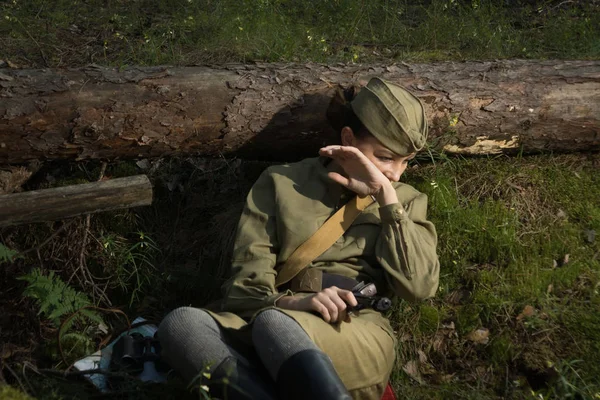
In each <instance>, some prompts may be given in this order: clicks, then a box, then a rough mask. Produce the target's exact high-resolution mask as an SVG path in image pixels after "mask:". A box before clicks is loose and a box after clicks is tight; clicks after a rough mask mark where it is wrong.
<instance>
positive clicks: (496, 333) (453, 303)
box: [0, 0, 600, 399]
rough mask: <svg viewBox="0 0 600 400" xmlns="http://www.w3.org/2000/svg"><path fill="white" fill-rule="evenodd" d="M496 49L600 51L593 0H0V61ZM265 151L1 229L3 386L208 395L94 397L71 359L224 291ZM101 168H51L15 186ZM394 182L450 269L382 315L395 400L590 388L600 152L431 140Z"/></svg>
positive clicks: (497, 52)
mask: <svg viewBox="0 0 600 400" xmlns="http://www.w3.org/2000/svg"><path fill="white" fill-rule="evenodd" d="M501 58H528V59H550V58H560V59H599V58H600V2H599V1H597V0H591V1H559V0H556V1H554V0H546V1H542V0H539V1H536V0H504V1H502V2H497V1H486V0H472V1H462V0H420V1H410V2H409V1H404V0H381V1H364V0H332V1H325V2H319V6H318V7H316V6H315V5H314V2H310V1H292V0H242V1H238V0H222V1H211V0H152V1H150V0H129V1H123V0H54V1H48V0H28V1H23V0H12V1H4V2H0V68H47V67H52V68H67V67H77V66H83V65H88V64H90V63H95V64H101V65H109V66H116V67H125V66H128V65H159V64H169V65H180V66H181V65H197V64H218V63H226V62H241V63H253V62H259V61H260V62H275V61H285V62H307V61H312V62H323V63H335V62H345V63H400V62H435V61H448V60H454V61H461V60H489V59H501ZM267 165H269V164H268V163H266V162H258V161H251V160H240V159H199V158H170V159H159V160H135V161H123V162H113V163H109V164H108V165H107V166H106V171H105V172H104V173H103V174H102V175H103V177H104V179H107V178H111V177H121V176H130V175H134V174H138V173H145V174H147V175H148V176H149V177H150V178H151V181H152V183H153V186H154V192H155V200H154V203H153V205H152V206H149V207H143V208H136V209H131V210H123V211H118V212H110V213H99V214H95V215H92V216H91V217H90V218H89V219H88V218H86V217H81V218H73V219H70V220H64V221H57V222H52V223H40V224H32V225H22V226H17V227H8V228H2V229H0V287H2V290H1V292H0V346H1V347H0V398H3V399H4V398H8V399H11V398H15V399H18V398H27V397H28V396H31V397H35V398H39V399H81V398H103V397H107V398H115V397H116V398H131V399H148V398H173V397H177V398H184V397H189V398H198V397H199V396H200V397H201V398H202V396H204V395H205V394H206V393H202V392H201V391H200V392H199V391H198V390H195V391H193V393H190V391H189V390H188V389H187V388H186V387H185V386H184V385H183V384H182V383H181V382H180V381H179V380H178V379H177V377H174V378H173V379H172V380H170V381H169V383H168V384H160V385H156V384H141V383H140V382H139V381H137V380H134V379H125V381H124V382H122V383H121V386H120V388H119V390H118V391H117V392H116V393H111V394H108V395H106V394H101V393H99V392H98V391H97V390H96V388H94V387H93V386H92V385H90V384H89V383H87V381H86V380H85V379H84V378H83V377H82V376H81V375H77V374H76V373H74V372H73V370H72V368H70V367H71V365H72V363H73V362H74V361H75V360H77V359H78V358H80V357H82V356H84V355H87V354H90V353H91V352H93V351H95V350H96V349H97V348H98V347H101V346H103V345H105V344H106V342H107V341H108V340H109V337H110V336H111V335H112V336H113V337H114V335H116V334H118V333H119V332H122V331H123V330H124V329H126V328H127V323H126V321H125V319H124V318H123V314H122V312H124V313H125V314H126V315H127V316H128V317H129V318H130V319H133V318H134V317H136V316H143V317H145V318H147V319H149V320H151V321H160V319H161V318H162V317H163V316H164V315H165V313H166V312H168V311H169V310H171V309H173V308H175V307H177V306H181V305H194V306H202V305H204V304H206V303H208V302H210V301H212V300H214V299H216V298H218V297H219V286H220V284H221V283H222V282H223V281H224V279H225V278H226V276H227V274H228V268H227V263H228V260H229V254H230V250H231V243H232V238H233V233H234V232H235V227H236V224H237V219H238V216H239V213H240V210H241V205H242V203H243V201H244V199H245V194H246V193H247V191H248V190H249V188H250V186H251V185H252V183H253V182H254V180H255V179H256V178H257V177H258V175H259V174H260V172H261V171H262V170H263V169H264V168H265V167H266V166H267ZM101 170H103V168H102V165H101V163H100V162H81V163H59V162H48V163H45V164H43V165H42V166H41V169H40V170H39V171H37V173H36V174H35V175H34V176H33V177H32V178H31V179H30V180H29V181H28V182H27V183H26V185H25V186H24V187H23V190H32V189H38V188H44V187H53V186H60V185H67V184H73V183H83V182H90V181H96V180H97V179H98V178H99V177H100V175H101V174H100V171H101ZM403 180H404V181H405V182H407V183H409V184H411V185H413V186H415V187H416V188H417V189H418V190H420V191H422V192H424V193H426V194H427V195H428V196H429V216H430V219H431V220H432V221H433V222H434V223H435V225H436V227H437V230H438V234H439V248H438V252H439V256H440V260H441V264H442V270H441V276H440V282H441V284H440V289H439V292H438V294H437V296H436V297H435V298H433V299H430V300H427V301H424V302H422V303H418V304H412V303H407V302H403V301H399V302H397V303H395V305H394V307H393V309H392V310H390V311H389V318H390V320H391V321H392V324H393V326H394V329H395V330H396V332H397V334H398V339H399V348H398V354H397V362H396V368H395V370H394V373H393V375H392V384H393V386H394V388H395V390H396V392H397V395H398V398H399V399H456V398H458V399H599V398H600V364H599V363H598V360H600V313H598V309H599V306H600V295H599V290H600V238H598V237H597V234H598V233H599V232H600V200H599V199H600V158H599V155H598V154H577V155H554V154H546V155H535V156H520V157H505V156H498V157H481V158H467V159H464V158H449V157H447V156H446V155H444V154H436V155H435V156H434V155H432V154H428V153H424V154H422V155H420V156H419V157H418V159H417V160H415V161H414V162H413V164H412V165H411V167H410V168H409V170H408V171H407V173H406V174H405V176H404V177H403ZM85 306H88V307H89V306H98V307H102V308H103V310H100V309H94V308H85V309H83V311H78V310H82V307H85ZM71 316H73V317H71ZM65 371H67V372H65ZM3 383H8V384H9V385H4V384H3ZM196 389H198V388H196ZM25 393H28V395H26V394H25Z"/></svg>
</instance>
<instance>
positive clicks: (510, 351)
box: [486, 333, 517, 367]
mask: <svg viewBox="0 0 600 400" xmlns="http://www.w3.org/2000/svg"><path fill="white" fill-rule="evenodd" d="M486 352H487V355H488V356H489V358H490V361H491V362H492V363H493V364H494V365H495V366H497V367H502V366H504V365H507V364H508V365H509V364H510V363H511V361H512V360H513V358H514V357H515V354H516V352H517V349H516V348H515V344H514V343H513V340H512V339H511V337H510V335H509V334H508V333H502V334H500V335H498V336H493V337H492V340H491V342H490V344H489V346H487V347H486Z"/></svg>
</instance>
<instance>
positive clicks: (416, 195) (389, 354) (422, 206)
mask: <svg viewBox="0 0 600 400" xmlns="http://www.w3.org/2000/svg"><path fill="white" fill-rule="evenodd" d="M327 161H328V159H326V158H321V157H320V158H312V159H306V160H304V161H301V162H298V163H294V164H289V165H279V166H274V167H270V168H268V169H267V170H266V171H265V172H263V174H262V175H261V176H260V177H259V179H258V181H257V182H256V183H255V184H254V186H253V187H252V190H251V191H250V193H249V194H248V198H247V201H246V205H245V207H244V211H243V213H242V216H241V219H240V222H239V225H238V230H237V234H236V240H235V247H234V251H233V257H232V268H233V271H232V273H233V275H232V277H231V279H229V280H228V281H227V282H226V283H225V285H224V291H225V298H224V300H223V305H222V312H219V313H215V312H212V313H211V315H212V316H213V318H214V319H215V320H216V321H217V322H218V323H219V324H220V325H221V326H222V327H223V328H227V330H228V331H229V332H230V333H233V334H234V336H235V335H236V333H239V335H238V336H239V337H240V338H242V340H243V337H244V336H245V335H247V333H248V331H249V329H247V328H248V321H249V320H251V318H252V316H253V315H255V314H256V313H257V311H259V310H261V309H264V308H268V307H274V306H275V302H276V301H277V300H278V299H279V298H280V297H282V296H285V295H291V294H293V293H292V292H291V291H290V290H285V291H278V290H277V288H276V287H275V277H276V275H277V271H276V267H277V266H280V265H282V264H283V263H284V262H285V261H286V259H287V258H288V257H289V256H290V255H291V254H292V252H293V251H294V250H295V249H296V248H297V247H298V246H299V245H300V244H301V243H303V242H304V241H305V240H306V239H308V238H309V237H310V236H311V235H312V234H313V233H314V232H315V231H316V230H317V229H318V228H319V227H320V226H321V225H322V224H323V223H324V222H325V221H326V220H327V219H328V218H329V217H330V216H331V215H333V214H334V213H335V212H336V211H337V209H339V207H341V206H342V205H343V204H344V203H345V202H346V201H347V200H349V199H350V198H351V196H352V195H353V194H352V193H349V192H348V191H347V190H346V189H345V188H343V187H342V186H340V185H339V184H337V183H335V182H333V181H331V180H330V179H329V178H328V176H327V173H328V172H329V169H328V166H327ZM393 185H394V187H395V189H396V193H397V196H398V201H399V203H397V204H391V205H388V206H384V207H379V206H378V204H377V203H374V204H372V205H370V206H369V207H367V208H366V209H365V210H364V211H363V212H362V214H361V215H359V216H358V218H357V219H356V220H355V221H354V223H353V224H352V226H351V227H350V228H349V229H348V230H347V231H346V232H345V234H344V235H343V236H342V237H341V238H340V239H339V240H338V241H337V242H336V243H335V244H334V245H333V246H332V247H331V248H329V250H327V251H325V252H324V253H323V254H321V255H320V256H319V257H317V258H316V259H315V260H314V261H313V262H312V263H311V265H310V266H309V267H308V268H318V269H320V270H323V271H324V272H328V273H331V274H337V275H342V276H346V277H351V278H354V279H356V280H358V281H365V282H373V283H375V284H376V286H377V290H378V294H379V295H387V296H390V295H397V296H400V297H402V298H404V299H407V300H417V299H423V298H427V297H430V296H433V295H434V294H435V292H436V290H437V287H438V278H439V261H438V257H437V254H436V245H437V235H436V231H435V227H434V226H433V224H432V223H431V222H429V221H427V219H426V211H427V197H426V196H425V195H424V194H422V193H420V192H418V191H417V190H415V189H414V188H412V187H411V186H409V185H406V184H403V183H394V184H393ZM282 311H284V312H285V313H286V314H288V315H289V316H291V317H292V318H293V319H294V320H296V321H297V322H298V323H299V324H300V325H301V326H302V328H303V329H304V330H305V331H306V332H307V334H308V335H309V336H310V337H311V339H313V341H314V342H315V343H316V344H317V346H319V347H320V348H321V349H322V350H323V351H324V352H325V353H327V354H328V355H329V357H330V358H331V359H332V361H333V364H334V365H335V368H336V371H337V372H338V374H339V376H340V378H341V379H342V381H343V382H344V384H345V385H346V387H347V388H348V390H349V391H350V393H351V394H352V397H353V398H355V399H378V398H380V397H381V395H382V393H383V390H384V388H385V385H386V384H387V380H388V378H389V374H390V372H391V369H392V366H393V363H394V359H395V355H396V354H395V353H396V352H395V346H396V338H395V334H394V332H393V330H392V329H391V327H390V325H389V322H388V321H387V319H386V318H385V317H383V316H382V315H381V314H380V313H378V312H376V311H373V310H362V311H360V312H359V313H358V315H355V316H353V317H352V318H351V322H342V323H339V324H329V323H326V322H325V321H324V320H323V319H322V318H321V317H320V316H318V315H316V314H313V313H309V312H303V311H291V310H282Z"/></svg>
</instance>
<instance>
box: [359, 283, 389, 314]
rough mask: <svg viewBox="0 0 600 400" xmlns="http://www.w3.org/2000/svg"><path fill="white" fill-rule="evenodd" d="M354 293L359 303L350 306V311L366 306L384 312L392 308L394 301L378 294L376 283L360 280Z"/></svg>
mask: <svg viewBox="0 0 600 400" xmlns="http://www.w3.org/2000/svg"><path fill="white" fill-rule="evenodd" d="M352 294H354V298H356V301H357V302H358V304H357V305H356V306H354V307H349V308H348V311H350V312H352V311H359V310H362V309H364V308H372V309H374V310H375V311H379V312H383V311H387V310H389V309H390V307H391V306H392V301H391V300H390V299H388V298H387V297H381V296H376V294H377V288H376V287H375V284H374V283H364V282H360V283H359V284H358V285H356V286H355V287H353V288H352Z"/></svg>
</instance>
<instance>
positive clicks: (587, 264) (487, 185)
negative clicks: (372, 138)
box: [391, 156, 600, 399]
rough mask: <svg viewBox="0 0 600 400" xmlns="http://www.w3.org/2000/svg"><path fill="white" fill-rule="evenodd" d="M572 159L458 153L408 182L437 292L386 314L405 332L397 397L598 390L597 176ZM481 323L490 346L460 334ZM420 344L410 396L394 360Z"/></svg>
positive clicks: (408, 381) (564, 394)
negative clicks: (422, 208) (426, 220)
mask: <svg viewBox="0 0 600 400" xmlns="http://www.w3.org/2000/svg"><path fill="white" fill-rule="evenodd" d="M581 158H582V157H581V156H580V157H572V158H570V157H532V158H527V159H519V158H505V157H500V158H495V159H492V158H489V159H468V160H460V161H452V162H446V163H442V164H437V165H429V166H425V167H422V168H419V169H417V170H416V171H415V172H414V173H413V174H411V175H410V176H408V177H407V179H408V181H409V182H412V183H413V184H414V185H415V186H416V187H417V188H418V189H420V190H421V191H423V192H425V193H427V194H428V195H429V201H430V217H431V219H432V220H433V221H434V222H435V224H436V227H437V229H438V233H439V240H440V242H439V254H440V259H441V263H442V272H441V287H440V291H439V294H438V296H437V298H436V299H433V300H430V301H428V302H426V303H424V304H421V305H418V306H414V305H407V304H404V305H400V309H399V310H396V311H395V312H394V313H393V314H392V315H391V317H392V320H393V321H395V323H396V324H397V329H398V331H399V332H409V337H410V339H409V340H407V341H406V342H405V344H406V345H408V346H407V347H406V348H403V349H401V350H400V357H399V362H398V366H397V369H398V370H397V371H396V374H395V380H394V381H395V382H396V384H397V385H398V391H399V393H401V397H402V398H408V399H420V398H452V397H457V396H458V397H459V398H507V397H508V398H533V395H531V392H536V393H537V394H536V395H537V396H545V397H543V398H560V399H562V398H585V399H587V398H590V399H591V398H594V396H597V393H598V392H600V379H599V378H598V376H600V367H599V366H598V363H597V361H596V360H597V359H598V358H599V357H600V353H599V350H600V349H599V346H598V343H599V341H598V339H600V337H598V332H599V331H600V330H599V329H600V315H598V313H597V312H595V311H593V310H595V309H597V307H598V305H599V304H600V297H599V296H598V288H599V287H600V260H599V259H598V255H599V254H600V245H599V243H598V242H597V241H594V242H592V243H590V242H588V241H587V240H586V239H585V235H584V231H586V230H590V229H591V230H595V231H598V224H599V223H600V215H599V212H600V202H598V198H600V176H599V175H598V167H597V166H592V165H591V164H590V163H589V162H583V163H582V162H581ZM566 254H569V261H568V263H565V264H562V262H563V261H564V257H565V255H566ZM555 260H557V261H558V263H557V265H556V264H555V262H554V261H555ZM561 264H562V265H561ZM526 306H532V307H533V309H534V310H535V311H534V313H533V314H532V315H530V316H524V315H520V314H521V313H522V312H523V310H524V308H525V307H526ZM415 322H416V323H415ZM448 326H450V327H451V328H448ZM479 328H487V329H489V342H488V343H486V344H478V343H475V342H473V341H471V340H469V338H468V336H469V334H470V333H471V332H473V331H475V330H477V329H479ZM419 351H421V352H423V353H424V354H425V355H427V359H428V361H427V362H426V363H422V364H421V373H422V375H423V376H424V377H425V378H424V380H425V382H426V384H425V385H418V390H417V391H415V390H414V389H415V385H414V379H412V378H410V377H409V376H408V375H407V374H405V373H403V372H402V371H401V367H402V366H403V365H404V364H405V363H406V362H408V361H410V360H418V359H419V353H418V352H419ZM447 380H449V382H446V381H447ZM440 381H442V382H444V384H443V385H442V387H441V388H440V387H439V386H438V384H439V382H440ZM429 385H431V386H429ZM433 393H435V395H433ZM431 396H433V397H431ZM576 396H581V397H576ZM538 398H542V397H538Z"/></svg>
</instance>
